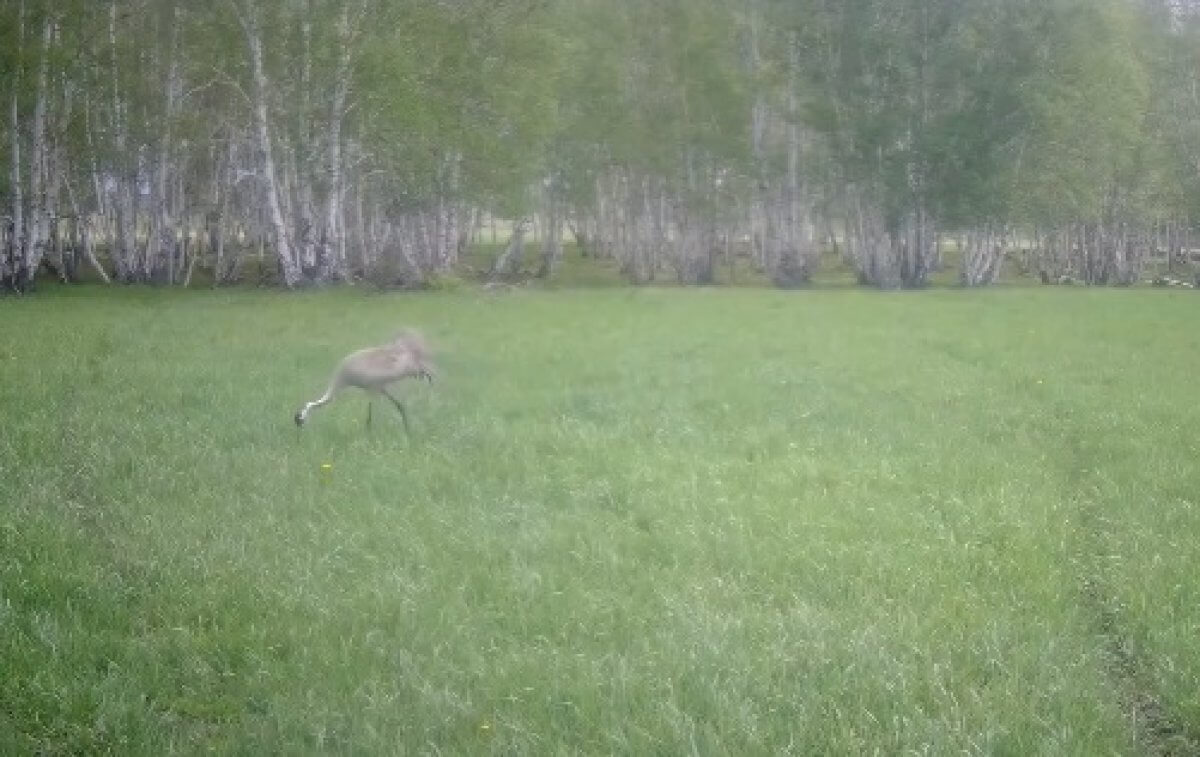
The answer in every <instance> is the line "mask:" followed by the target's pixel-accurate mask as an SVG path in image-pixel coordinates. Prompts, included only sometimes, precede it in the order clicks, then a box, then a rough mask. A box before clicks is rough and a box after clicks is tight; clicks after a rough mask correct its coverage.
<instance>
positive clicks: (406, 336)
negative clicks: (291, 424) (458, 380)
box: [295, 328, 436, 435]
mask: <svg viewBox="0 0 1200 757" xmlns="http://www.w3.org/2000/svg"><path fill="white" fill-rule="evenodd" d="M435 373H436V369H435V367H434V365H433V362H432V359H431V357H430V352H429V346H428V344H427V343H426V341H425V338H424V336H422V334H421V333H420V332H419V331H417V330H416V329H411V328H405V329H402V330H401V331H399V332H398V333H397V334H396V335H395V336H394V337H393V338H392V339H391V341H389V342H387V343H386V344H381V345H378V346H375V347H367V348H365V349H361V350H356V351H355V352H351V353H350V354H349V355H346V356H345V357H344V358H342V360H341V362H340V363H338V366H337V370H335V371H334V373H333V377H332V378H331V379H330V381H329V388H327V389H326V390H325V393H324V394H322V395H321V396H320V397H318V398H317V399H315V400H313V401H312V402H308V403H305V405H304V407H302V408H300V409H299V410H297V411H296V415H295V421H296V425H297V426H299V427H303V426H304V423H305V422H306V421H307V420H308V414H309V413H311V412H312V411H313V410H314V409H316V408H318V407H321V406H323V405H327V404H329V403H330V402H331V401H332V400H333V398H334V397H335V396H336V395H337V394H338V393H339V392H340V391H341V390H342V389H345V388H347V387H357V388H359V389H362V390H363V391H365V392H367V394H368V400H367V425H368V426H370V425H371V406H372V404H373V400H374V395H376V394H379V395H382V396H384V397H387V398H388V399H389V400H391V401H392V404H393V405H395V406H396V409H397V410H399V411H400V419H401V420H402V421H404V432H405V433H406V434H410V435H411V433H412V432H411V431H410V430H409V425H408V413H407V412H406V411H405V409H404V403H402V402H401V401H400V400H398V399H396V398H395V397H393V396H392V395H391V393H390V392H388V390H387V387H388V385H389V384H392V383H394V382H396V381H400V380H402V379H406V378H416V379H425V380H426V381H428V382H429V383H430V384H432V383H433V377H434V374H435Z"/></svg>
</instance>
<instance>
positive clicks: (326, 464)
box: [321, 463, 333, 473]
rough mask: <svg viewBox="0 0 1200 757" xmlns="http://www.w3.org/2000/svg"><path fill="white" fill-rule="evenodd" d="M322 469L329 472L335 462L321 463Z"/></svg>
mask: <svg viewBox="0 0 1200 757" xmlns="http://www.w3.org/2000/svg"><path fill="white" fill-rule="evenodd" d="M321 470H323V471H325V472H326V473H328V472H329V471H331V470H333V463H321Z"/></svg>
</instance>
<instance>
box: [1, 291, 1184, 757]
mask: <svg viewBox="0 0 1200 757" xmlns="http://www.w3.org/2000/svg"><path fill="white" fill-rule="evenodd" d="M1194 297H1195V296H1194V295H1192V294H1190V293H1183V292H1159V291H1090V290H1089V291H1084V290H1056V291H1036V290H1009V291H992V292H980V293H966V292H954V291H941V292H926V293H919V294H895V295H885V294H878V293H867V292H803V293H781V292H769V291H757V292H749V291H713V290H701V291H682V290H680V291H661V290H644V289H643V290H607V291H593V292H548V293H538V292H518V293H514V294H511V295H507V296H493V295H482V294H474V293H472V292H469V291H465V292H460V293H457V294H444V295H407V296H390V295H383V296H363V295H359V294H354V293H348V292H329V293H310V294H299V295H279V294H272V293H249V292H232V293H228V292H227V293H211V292H208V293H183V294H181V293H156V292H140V291H124V292H107V291H100V290H93V289H83V290H62V291H57V292H50V293H47V294H44V295H41V296H38V297H36V298H30V299H26V300H7V301H3V302H0V318H2V319H3V322H4V324H5V327H4V329H3V330H0V366H2V368H0V371H2V372H0V418H2V420H3V429H2V430H0V468H2V470H0V486H3V489H4V491H5V492H6V494H4V495H3V498H2V499H0V665H2V667H3V675H0V751H2V752H9V751H13V752H21V753H26V752H30V751H38V750H40V751H46V752H59V753H65V752H73V753H74V752H91V751H100V750H111V751H116V752H121V753H147V754H149V753H153V754H160V753H163V752H165V751H172V750H175V751H185V752H191V751H206V750H210V749H211V750H216V751H220V752H249V753H309V752H342V751H346V752H355V753H394V752H400V753H425V752H443V753H471V754H477V753H489V752H492V753H494V752H505V753H510V752H515V753H562V752H583V753H614V752H615V753H626V754H649V753H670V754H676V753H688V752H691V753H700V754H748V753H764V752H791V753H796V754H849V753H853V754H860V753H876V752H877V753H884V754H898V753H904V752H909V751H913V752H925V753H933V754H951V753H964V752H966V753H976V754H1021V755H1030V754H1054V755H1061V754H1088V755H1092V754H1113V753H1116V754H1138V753H1140V752H1142V751H1145V750H1147V749H1153V748H1159V747H1162V746H1163V745H1171V744H1174V745H1176V746H1179V747H1180V748H1187V747H1189V746H1192V745H1194V744H1195V743H1196V741H1195V734H1196V732H1197V729H1200V702H1198V700H1197V699H1196V697H1197V693H1196V692H1197V690H1198V688H1200V687H1196V686H1195V682H1196V681H1197V680H1200V635H1197V633H1196V628H1197V627H1198V625H1200V602H1198V601H1197V600H1198V599H1200V594H1198V590H1197V588H1196V583H1195V581H1194V580H1193V579H1192V577H1191V576H1192V574H1193V572H1194V569H1195V565H1196V564H1197V558H1198V557H1200V547H1197V546H1196V544H1197V539H1196V536H1197V535H1198V534H1200V508H1198V507H1197V505H1196V492H1197V491H1200V487H1198V486H1197V484H1198V483H1200V481H1197V469H1196V467H1195V464H1194V461H1195V459H1196V441H1195V440H1196V435H1195V433H1194V429H1195V427H1196V422H1197V411H1196V410H1195V407H1196V405H1195V401H1194V397H1193V391H1194V378H1193V377H1194V376H1196V375H1200V373H1198V371H1200V351H1198V350H1197V349H1196V346H1197V345H1196V339H1197V337H1196V335H1195V330H1194V323H1195V307H1196V302H1195V299H1194ZM402 324H411V325H418V326H420V327H422V328H424V329H425V330H426V332H427V333H428V335H429V336H430V337H431V341H433V342H434V343H435V344H437V345H438V347H439V351H440V355H439V361H440V363H441V366H442V380H441V381H440V382H439V383H437V384H435V385H434V386H432V387H427V386H424V385H421V386H418V385H417V384H415V383H414V384H412V385H409V386H406V387H404V388H403V393H404V395H405V397H406V401H407V403H408V406H409V413H410V416H411V418H412V421H413V431H414V433H413V436H412V438H411V439H406V438H405V436H404V433H403V428H402V426H401V425H400V423H399V422H398V418H393V417H388V415H387V413H390V412H392V411H391V409H390V408H386V407H382V406H380V407H376V408H375V423H374V424H373V427H372V428H370V429H366V428H364V424H363V420H364V417H365V413H366V408H365V401H364V400H363V399H362V398H361V397H358V396H354V395H352V394H348V395H346V396H345V397H343V398H341V399H340V400H339V401H337V402H335V403H334V404H333V405H331V406H330V407H328V408H324V409H322V410H319V411H317V412H316V413H315V414H314V416H313V418H312V420H311V421H310V423H309V425H308V426H307V427H305V429H304V430H303V431H302V432H301V431H298V430H297V429H296V428H295V427H294V426H293V425H292V423H291V413H292V412H293V411H294V410H295V409H296V407H297V406H298V405H300V404H301V403H302V402H303V401H304V400H306V399H311V398H312V397H314V396H315V395H316V394H318V393H319V392H320V391H321V390H322V389H323V386H324V382H325V380H326V379H327V377H328V371H329V370H330V369H331V368H332V366H333V364H334V362H335V361H336V359H337V358H339V357H340V356H341V355H342V354H343V353H345V352H347V351H349V350H350V349H353V348H355V347H358V346H362V345H364V344H369V343H372V342H374V341H376V340H380V339H383V338H385V337H387V336H388V335H389V334H390V333H391V332H392V331H393V330H394V329H395V328H396V327H398V326H399V325H402ZM1120 650H1127V651H1129V653H1128V654H1125V653H1124V652H1121V651H1120ZM1151 716H1152V717H1151ZM1147 717H1150V722H1151V725H1153V726H1154V727H1147V725H1146V723H1147Z"/></svg>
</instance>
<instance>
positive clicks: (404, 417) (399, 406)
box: [379, 388, 412, 436]
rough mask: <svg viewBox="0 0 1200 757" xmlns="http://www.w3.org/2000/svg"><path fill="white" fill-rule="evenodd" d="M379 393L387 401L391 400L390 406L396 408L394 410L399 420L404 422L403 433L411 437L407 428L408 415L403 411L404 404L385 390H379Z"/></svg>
mask: <svg viewBox="0 0 1200 757" xmlns="http://www.w3.org/2000/svg"><path fill="white" fill-rule="evenodd" d="M379 392H380V394H382V395H383V396H384V397H387V398H388V399H389V400H391V401H392V404H393V405H395V406H396V409H397V410H399V411H400V419H401V420H402V421H404V433H405V434H407V435H409V436H412V431H411V430H410V429H409V427H408V413H407V412H406V411H405V410H404V403H402V402H401V401H400V400H398V399H396V398H395V397H393V396H392V395H391V393H390V392H388V390H387V389H383V388H380V390H379Z"/></svg>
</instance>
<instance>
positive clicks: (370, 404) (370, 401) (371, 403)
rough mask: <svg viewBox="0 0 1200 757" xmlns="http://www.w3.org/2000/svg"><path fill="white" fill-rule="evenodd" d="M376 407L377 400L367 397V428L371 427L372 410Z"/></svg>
mask: <svg viewBox="0 0 1200 757" xmlns="http://www.w3.org/2000/svg"><path fill="white" fill-rule="evenodd" d="M374 406H375V398H374V397H372V396H370V395H367V428H370V427H371V408H372V407H374Z"/></svg>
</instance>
